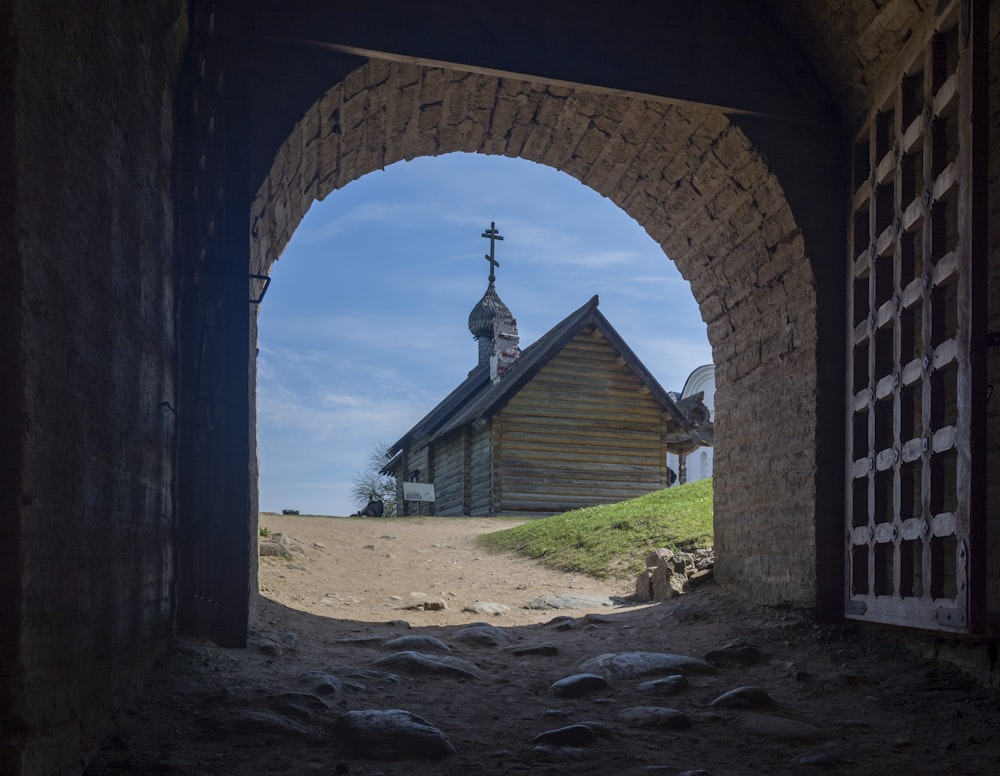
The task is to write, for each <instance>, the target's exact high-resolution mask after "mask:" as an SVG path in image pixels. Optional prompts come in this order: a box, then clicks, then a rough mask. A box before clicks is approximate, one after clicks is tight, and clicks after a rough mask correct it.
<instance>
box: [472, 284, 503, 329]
mask: <svg viewBox="0 0 1000 776" xmlns="http://www.w3.org/2000/svg"><path fill="white" fill-rule="evenodd" d="M498 315H499V316H504V317H507V318H510V317H511V314H510V310H509V309H508V308H507V305H505V304H504V303H503V301H501V299H500V297H499V296H498V295H497V290H496V287H495V286H494V285H493V284H492V283H490V285H489V287H488V288H487V289H486V293H485V294H483V298H482V299H480V300H479V301H478V302H477V303H476V306H475V307H473V308H472V312H471V313H469V331H471V332H472V336H473V337H475V338H476V339H477V340H478V339H483V338H487V339H493V320H494V319H495V318H496V317H497V316H498Z"/></svg>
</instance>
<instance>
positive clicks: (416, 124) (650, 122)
mask: <svg viewBox="0 0 1000 776" xmlns="http://www.w3.org/2000/svg"><path fill="white" fill-rule="evenodd" d="M804 145H805V146H808V143H804ZM451 151H468V152H479V153H488V154H503V155H506V156H512V157H513V156H516V157H521V158H525V159H529V160H532V161H536V162H540V163H542V164H546V165H549V166H551V167H555V168H557V169H560V170H562V171H564V172H566V173H568V174H570V175H572V176H573V177H575V178H577V179H579V180H580V181H581V182H583V183H584V184H586V185H588V186H590V187H592V188H593V189H595V190H596V191H598V192H600V193H601V194H603V195H604V196H606V197H608V198H610V199H611V200H612V201H614V202H615V203H616V204H617V205H618V206H619V207H621V208H622V209H623V210H625V211H626V212H627V213H629V215H631V216H632V217H633V218H634V219H635V220H636V221H637V222H638V223H639V224H640V225H642V226H643V227H644V228H645V229H646V231H647V232H648V233H649V234H650V235H651V236H652V237H653V239H654V240H656V241H657V242H658V243H659V244H660V245H661V246H662V247H663V249H664V253H665V254H666V256H669V257H670V258H671V259H673V260H674V261H675V262H676V263H677V265H678V267H679V268H680V270H681V273H682V274H683V275H684V277H685V278H686V279H687V280H688V281H689V282H690V283H691V291H692V293H693V294H694V296H695V298H696V300H697V301H698V303H699V305H700V308H701V312H702V317H703V319H704V320H705V323H706V324H707V326H708V335H709V340H710V342H711V344H712V347H713V353H714V360H715V362H716V363H717V364H718V365H719V369H718V372H717V384H718V390H717V400H716V428H717V437H716V439H717V445H718V447H717V458H716V476H715V497H716V542H717V547H718V550H719V553H718V554H719V558H718V561H717V567H716V570H717V575H718V577H719V579H720V580H722V581H723V582H725V583H726V584H728V585H730V586H732V587H734V588H737V589H740V590H742V591H744V592H745V593H746V594H748V595H752V596H754V597H755V598H757V599H758V600H763V601H778V600H789V601H795V602H798V603H802V604H809V605H812V604H814V603H815V598H816V591H817V584H816V562H815V547H816V517H815V512H816V491H815V480H816V477H817V464H816V461H817V453H816V433H817V410H816V403H817V390H818V388H817V310H816V288H815V283H814V280H813V273H812V268H811V266H810V261H809V258H808V253H807V246H806V241H805V238H804V236H803V234H802V230H801V227H800V225H799V224H798V223H797V221H796V218H795V216H794V215H793V212H792V209H791V207H790V205H789V203H788V202H787V201H786V198H785V193H784V190H783V188H782V185H781V184H780V183H779V182H778V180H777V178H776V176H775V174H774V171H773V170H772V168H771V167H770V166H769V164H768V161H767V160H766V159H765V158H764V157H763V156H762V154H761V153H760V152H759V151H758V150H757V149H756V148H755V147H754V144H753V142H752V141H751V140H750V139H748V137H747V135H746V134H744V132H743V131H741V130H740V129H738V128H737V127H735V126H734V125H733V124H732V123H731V122H730V121H729V120H728V119H727V118H726V117H725V116H724V115H722V114H720V113H717V112H713V111H710V110H707V109H702V108H695V107H692V106H676V105H667V104H663V103H655V102H649V101H643V100H639V99H636V98H628V97H612V96H608V95H603V94H602V95H598V94H592V93H587V92H583V91H574V90H571V89H568V88H562V87H552V86H546V85H544V84H540V83H531V82H525V81H517V80H509V79H499V78H495V77H491V76H484V75H474V74H469V73H463V72H457V71H446V70H440V69H434V68H420V67H416V66H410V65H399V64H390V63H387V62H381V61H375V60H372V61H370V62H369V63H368V64H367V65H366V66H364V67H362V68H361V69H359V70H357V71H355V72H353V73H351V74H350V75H349V76H348V77H347V78H346V79H345V80H344V81H343V82H342V83H340V84H338V85H337V86H335V87H334V88H332V89H330V90H329V91H328V92H327V93H326V94H325V95H324V96H323V97H322V98H321V99H320V100H318V101H317V102H316V103H315V104H314V105H313V106H312V108H311V109H310V110H309V111H308V112H307V114H306V116H305V117H304V118H303V119H302V121H301V122H300V123H299V124H298V126H297V127H296V129H295V130H294V131H293V132H292V133H291V135H290V136H289V138H288V140H287V141H286V142H285V144H284V145H283V147H282V148H281V149H280V151H279V153H278V155H277V158H276V160H275V162H274V165H273V167H272V170H271V174H270V175H269V176H268V178H267V180H265V182H264V184H263V186H262V187H261V189H260V190H259V192H258V196H257V199H256V201H255V202H254V205H253V214H252V230H251V231H252V234H253V235H254V238H255V239H254V242H253V245H252V251H253V260H252V266H253V267H254V271H256V272H266V271H268V269H269V266H268V261H267V260H266V259H265V258H263V257H273V256H277V255H280V253H281V250H283V248H284V246H285V244H286V243H287V241H288V239H289V238H290V237H291V234H292V232H293V231H294V229H295V227H296V226H297V225H298V222H299V220H300V218H301V217H302V215H303V214H304V212H305V211H306V209H307V208H308V206H309V204H310V203H311V202H312V201H313V199H314V198H322V197H324V196H325V195H326V194H328V193H329V192H331V191H333V190H335V189H337V188H340V187H342V186H345V185H347V184H348V183H350V182H351V181H353V180H355V179H357V178H359V177H361V176H362V175H364V174H366V173H368V172H370V171H372V170H376V169H380V168H382V167H384V166H385V165H389V164H392V163H393V162H396V161H399V160H402V159H411V158H413V157H416V156H422V155H437V154H443V153H448V152H451ZM810 206H811V207H813V208H814V209H815V208H822V207H824V206H825V207H828V208H829V211H832V212H839V210H840V209H842V203H841V202H840V200H839V197H838V195H837V192H836V190H835V189H832V190H829V191H828V192H827V193H826V201H821V202H811V203H810ZM834 225H835V226H836V219H834ZM666 256H665V257H664V261H666V260H667V258H666ZM835 298H839V296H838V297H835ZM838 390H839V389H838ZM775 397H781V400H780V402H777V401H776V398H775Z"/></svg>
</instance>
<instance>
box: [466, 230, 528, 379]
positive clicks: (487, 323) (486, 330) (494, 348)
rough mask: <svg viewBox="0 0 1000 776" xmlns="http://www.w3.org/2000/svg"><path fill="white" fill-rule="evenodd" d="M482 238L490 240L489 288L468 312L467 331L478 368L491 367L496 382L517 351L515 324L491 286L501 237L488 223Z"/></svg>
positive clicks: (507, 367) (517, 354) (493, 281)
mask: <svg viewBox="0 0 1000 776" xmlns="http://www.w3.org/2000/svg"><path fill="white" fill-rule="evenodd" d="M482 236H483V237H485V238H487V239H488V240H489V241H490V252H489V253H488V254H486V260H487V261H488V262H489V263H490V275H489V285H488V286H487V287H486V293H485V294H483V298H482V299H480V300H479V302H478V303H476V306H475V307H473V308H472V312H471V313H469V331H470V332H472V336H473V337H474V338H475V340H476V342H477V343H478V346H479V366H485V365H486V364H492V368H491V370H490V371H491V375H493V379H494V380H497V379H499V377H501V376H503V374H504V373H505V372H506V371H507V370H508V369H509V368H510V367H511V366H513V364H514V362H516V361H517V359H518V357H519V356H520V355H521V351H520V349H519V348H518V346H517V341H518V337H517V321H516V320H514V316H513V315H512V314H511V312H510V310H509V309H508V308H507V305H505V304H504V303H503V301H501V299H500V296H499V295H498V294H497V290H496V286H495V283H496V279H497V278H496V268H497V267H499V266H500V262H499V261H497V259H496V241H497V240H503V237H501V236H500V230H499V229H497V225H496V223H494V222H492V221H491V222H490V228H489V229H487V230H486V231H485V232H483V235H482Z"/></svg>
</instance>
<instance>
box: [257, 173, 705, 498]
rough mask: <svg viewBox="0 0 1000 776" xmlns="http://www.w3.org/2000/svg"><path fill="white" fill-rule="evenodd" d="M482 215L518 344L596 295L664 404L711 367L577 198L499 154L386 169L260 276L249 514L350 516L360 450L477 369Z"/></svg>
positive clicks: (572, 186) (354, 188) (638, 265)
mask: <svg viewBox="0 0 1000 776" xmlns="http://www.w3.org/2000/svg"><path fill="white" fill-rule="evenodd" d="M494 216H495V217H496V219H497V224H498V226H499V227H501V229H502V233H503V236H504V241H503V242H500V243H497V258H498V259H499V260H500V263H501V266H500V267H499V268H498V269H497V270H496V275H497V289H498V291H499V293H500V295H501V297H502V298H503V300H504V302H505V303H506V304H507V305H508V306H509V307H510V309H511V310H512V311H513V313H514V314H515V317H516V319H517V326H518V330H519V333H520V341H521V346H522V347H527V346H528V345H531V344H532V343H534V342H536V341H537V340H538V339H539V338H540V337H541V336H542V335H544V334H545V332H546V331H548V330H549V329H550V328H551V327H552V326H553V325H555V324H556V323H557V322H558V321H560V320H561V319H563V318H564V317H565V316H566V315H568V314H569V313H570V312H572V311H573V310H575V309H576V308H578V307H580V305H581V304H582V303H584V302H586V301H587V300H588V299H589V298H590V297H592V296H593V295H595V294H599V295H600V310H601V311H602V313H603V314H604V315H605V316H606V317H607V318H608V319H609V321H610V322H611V323H612V324H613V325H614V327H615V328H616V330H617V331H618V332H619V333H620V334H621V336H622V337H623V339H624V340H625V341H626V343H627V344H628V345H629V347H630V348H631V349H632V350H633V351H634V352H635V354H636V355H637V357H638V358H639V359H640V360H641V361H642V363H643V364H644V365H645V366H646V367H647V368H648V369H649V371H650V372H651V373H652V375H653V376H654V377H655V378H656V379H657V381H658V382H659V383H660V385H661V386H662V387H663V388H664V389H665V390H670V391H675V392H679V391H680V388H681V386H682V385H683V384H684V382H685V380H686V379H687V375H688V372H690V371H691V369H692V368H693V367H695V366H697V365H699V364H702V363H705V362H710V361H711V351H710V349H709V347H708V343H707V336H706V331H705V325H704V323H703V322H702V321H701V317H700V313H699V311H698V308H697V306H696V304H695V302H694V300H693V298H692V296H691V293H690V290H689V287H688V285H687V283H686V282H684V281H683V279H682V278H681V277H680V275H679V273H678V272H677V270H676V268H675V267H674V265H673V264H672V263H671V262H669V261H667V260H666V258H665V257H664V255H663V252H662V250H661V249H660V247H659V246H658V245H656V243H654V242H652V241H651V240H650V239H649V237H648V235H646V234H645V233H644V232H643V231H642V230H641V229H640V228H639V227H638V225H636V224H635V222H634V221H632V219H630V218H629V217H628V216H627V215H626V214H625V213H624V212H622V211H621V210H620V209H619V208H617V207H616V206H615V205H614V204H612V203H611V202H609V201H608V200H606V199H604V198H602V197H600V196H599V195H597V194H596V193H595V192H593V191H592V190H590V189H589V188H587V187H584V186H580V185H579V184H578V182H577V181H575V180H574V179H572V178H570V177H569V176H567V175H565V174H563V173H560V172H558V171H556V170H553V169H551V168H548V167H544V166H542V165H538V164H534V163H531V162H527V161H525V160H521V159H509V158H506V157H498V156H483V155H478V154H467V153H457V154H449V155H447V156H441V157H423V158H420V159H415V160H413V161H412V162H400V163H396V164H394V165H391V166H390V167H388V168H387V169H386V170H384V171H380V172H375V173H371V174H369V175H367V176H365V177H364V178H362V179H360V180H358V181H355V182H353V183H351V184H350V185H348V186H346V187H345V188H343V189H340V190H337V191H335V192H333V193H331V195H330V196H329V197H327V198H326V199H325V200H324V201H323V202H317V203H314V204H313V206H312V207H311V208H310V210H309V212H308V213H307V214H306V216H305V217H304V218H303V220H302V222H301V224H300V225H299V227H298V229H297V230H296V233H295V236H294V237H293V239H292V240H291V242H290V243H289V246H288V248H287V250H286V251H285V253H284V255H283V256H282V258H281V260H280V261H278V262H277V263H276V264H275V266H274V267H273V269H272V272H271V279H272V282H271V284H270V286H269V287H268V292H267V297H266V299H265V301H264V302H263V304H262V305H261V308H260V319H259V326H260V333H259V357H258V379H257V385H258V393H257V401H258V442H259V450H260V454H259V457H260V461H261V473H260V483H259V487H260V504H261V509H262V511H265V512H267V511H272V512H280V511H282V510H283V509H285V508H290V509H295V510H296V511H300V512H302V513H303V514H332V515H349V514H353V513H354V512H356V511H357V510H359V509H361V508H362V507H364V506H365V503H364V502H363V501H359V500H358V499H357V498H355V496H354V494H353V490H354V487H353V486H354V482H355V481H356V479H357V477H358V474H359V471H360V470H362V469H363V467H364V466H365V465H366V463H367V461H368V458H369V455H370V452H371V451H372V449H373V447H374V445H375V444H376V443H378V442H385V443H386V444H391V443H392V442H394V441H395V440H397V439H399V438H400V437H401V436H402V435H403V434H404V433H405V432H406V431H407V429H409V428H411V427H412V426H413V425H414V424H415V423H416V422H417V421H418V420H420V418H421V417H422V416H423V415H424V414H426V412H427V411H429V410H430V409H431V408H433V407H434V406H436V405H437V404H438V403H439V402H440V401H441V400H442V399H444V398H445V397H446V396H447V395H448V394H449V393H451V391H452V390H454V389H455V387H456V386H457V385H458V384H459V383H461V382H462V381H463V380H464V379H465V378H466V377H467V375H468V374H469V372H470V370H471V369H473V368H474V367H475V366H476V357H477V353H476V350H477V345H476V342H475V341H474V340H473V339H472V337H471V335H470V332H469V329H468V325H467V323H468V316H469V309H470V308H471V307H472V305H473V304H474V303H475V302H476V301H477V300H478V298H479V296H480V295H481V294H482V292H483V289H484V288H485V283H486V276H487V274H488V270H489V267H488V265H487V263H486V262H485V261H483V251H484V249H486V248H488V244H484V241H483V240H482V238H481V237H480V233H481V232H482V231H483V228H484V226H486V225H488V223H489V220H490V219H491V218H493V217H494ZM484 219H486V223H485V224H484ZM651 433H652V431H651ZM657 436H658V432H657ZM601 458H602V460H604V461H605V462H606V463H610V462H608V461H606V458H607V456H606V455H604V454H602V455H601ZM408 479H416V480H419V479H420V477H419V476H418V477H415V478H408ZM597 495H600V496H602V497H603V495H604V494H603V492H602V493H600V494H597Z"/></svg>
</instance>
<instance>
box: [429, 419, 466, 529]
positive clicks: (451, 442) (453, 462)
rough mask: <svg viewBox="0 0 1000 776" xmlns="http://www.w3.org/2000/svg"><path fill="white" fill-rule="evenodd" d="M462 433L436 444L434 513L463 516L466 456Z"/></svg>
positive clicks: (440, 440)
mask: <svg viewBox="0 0 1000 776" xmlns="http://www.w3.org/2000/svg"><path fill="white" fill-rule="evenodd" d="M462 441H463V434H462V433H461V432H459V433H456V434H452V435H451V436H449V437H447V438H445V439H439V440H438V441H437V442H435V443H434V497H435V498H436V499H437V501H436V502H435V505H434V513H435V514H438V515H448V516H454V515H461V514H462V508H463V494H464V484H465V483H464V480H465V466H464V462H465V455H464V450H463V447H464V445H463V444H462Z"/></svg>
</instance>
